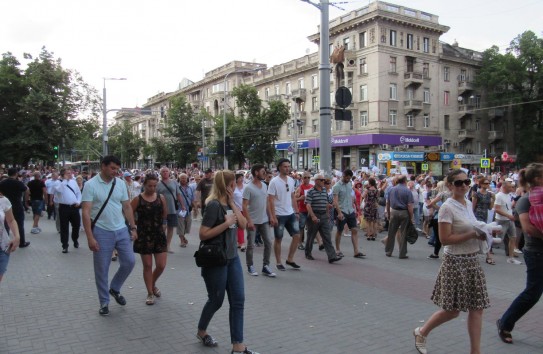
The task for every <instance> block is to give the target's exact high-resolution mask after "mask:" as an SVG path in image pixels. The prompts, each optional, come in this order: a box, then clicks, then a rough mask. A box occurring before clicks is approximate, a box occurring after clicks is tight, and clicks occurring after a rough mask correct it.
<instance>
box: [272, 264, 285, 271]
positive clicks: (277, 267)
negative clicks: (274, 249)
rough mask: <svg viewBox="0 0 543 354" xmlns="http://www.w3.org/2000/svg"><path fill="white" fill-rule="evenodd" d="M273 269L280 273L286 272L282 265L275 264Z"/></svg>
mask: <svg viewBox="0 0 543 354" xmlns="http://www.w3.org/2000/svg"><path fill="white" fill-rule="evenodd" d="M275 268H276V269H277V270H280V271H282V272H284V271H285V270H287V268H285V266H284V265H282V264H276V265H275Z"/></svg>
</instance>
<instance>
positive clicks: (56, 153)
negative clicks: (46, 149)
mask: <svg viewBox="0 0 543 354" xmlns="http://www.w3.org/2000/svg"><path fill="white" fill-rule="evenodd" d="M53 158H54V159H55V160H56V159H58V145H55V146H53Z"/></svg>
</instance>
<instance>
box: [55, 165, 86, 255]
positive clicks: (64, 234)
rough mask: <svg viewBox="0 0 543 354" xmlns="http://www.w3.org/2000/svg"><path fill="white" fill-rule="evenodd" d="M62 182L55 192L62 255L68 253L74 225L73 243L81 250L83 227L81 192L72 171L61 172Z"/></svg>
mask: <svg viewBox="0 0 543 354" xmlns="http://www.w3.org/2000/svg"><path fill="white" fill-rule="evenodd" d="M60 175H61V176H62V181H58V180H57V182H56V184H55V186H54V187H53V191H54V192H56V193H57V195H58V200H57V201H58V213H59V215H58V217H59V219H60V243H61V244H62V253H68V240H69V234H70V225H72V241H73V243H74V247H75V248H79V228H80V227H81V217H80V215H79V208H81V191H80V190H79V186H78V185H77V182H76V181H75V179H74V178H73V175H72V170H70V169H62V170H60Z"/></svg>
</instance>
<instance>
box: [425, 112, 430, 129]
mask: <svg viewBox="0 0 543 354" xmlns="http://www.w3.org/2000/svg"><path fill="white" fill-rule="evenodd" d="M424 128H430V115H429V114H425V115H424Z"/></svg>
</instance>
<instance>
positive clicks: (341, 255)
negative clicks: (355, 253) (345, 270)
mask: <svg viewBox="0 0 543 354" xmlns="http://www.w3.org/2000/svg"><path fill="white" fill-rule="evenodd" d="M336 256H338V257H345V256H344V255H343V252H341V251H339V252H338V253H336Z"/></svg>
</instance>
